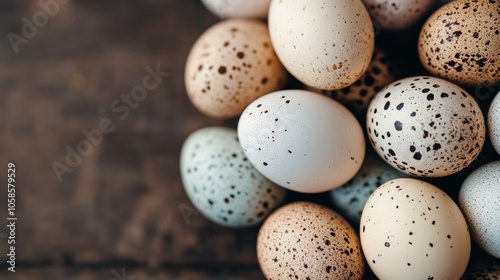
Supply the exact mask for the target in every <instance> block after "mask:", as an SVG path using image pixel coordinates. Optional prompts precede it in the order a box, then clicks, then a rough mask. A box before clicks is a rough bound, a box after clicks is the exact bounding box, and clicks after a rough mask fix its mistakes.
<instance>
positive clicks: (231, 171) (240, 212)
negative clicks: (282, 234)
mask: <svg viewBox="0 0 500 280" xmlns="http://www.w3.org/2000/svg"><path fill="white" fill-rule="evenodd" d="M180 168H181V177H182V182H183V184H184V189H185V190H186V193H187V195H188V197H189V199H190V200H191V202H192V203H193V205H194V206H195V207H196V208H197V209H198V210H199V211H200V212H201V213H202V214H203V215H204V216H205V217H207V218H208V219H210V220H212V221H213V222H215V223H217V224H220V225H224V226H230V227H243V226H251V225H255V224H258V223H260V222H261V221H262V220H264V218H265V217H266V216H267V215H268V214H269V213H270V212H271V211H272V210H273V209H274V208H276V207H277V206H278V205H279V204H280V203H281V202H283V200H284V198H285V195H286V190H285V189H283V188H281V187H279V186H277V185H275V184H273V183H272V182H270V181H269V180H267V179H266V178H264V177H263V176H262V175H261V174H260V173H259V172H258V171H257V170H256V169H255V168H254V167H253V166H252V164H251V163H250V162H249V161H248V160H247V158H246V156H245V154H244V153H243V150H242V149H241V146H240V143H239V142H238V137H237V135H236V131H235V130H234V129H229V128H223V127H209V128H202V129H199V130H197V131H195V132H193V133H192V134H191V135H190V136H189V137H188V138H187V139H186V141H185V142H184V145H183V147H182V151H181V160H180Z"/></svg>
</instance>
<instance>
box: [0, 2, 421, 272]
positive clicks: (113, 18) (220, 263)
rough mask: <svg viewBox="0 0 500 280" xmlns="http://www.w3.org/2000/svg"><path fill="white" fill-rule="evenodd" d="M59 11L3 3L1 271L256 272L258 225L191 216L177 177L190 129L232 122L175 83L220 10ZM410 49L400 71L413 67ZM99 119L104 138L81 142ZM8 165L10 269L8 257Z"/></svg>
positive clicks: (73, 7) (155, 6)
mask: <svg viewBox="0 0 500 280" xmlns="http://www.w3.org/2000/svg"><path fill="white" fill-rule="evenodd" d="M47 1H48V0H47ZM60 1H61V2H63V1H62V0H60ZM49 2H50V1H49ZM52 2H55V0H54V1H52ZM66 2H68V1H67V0H66ZM52 9H53V11H55V10H54V9H55V8H54V7H52ZM56 10H57V12H54V13H53V15H50V16H48V17H47V18H46V19H45V18H44V17H43V16H42V15H40V12H41V11H44V10H43V8H42V7H41V6H39V4H38V0H30V1H28V0H26V1H19V0H2V2H1V3H0V89H1V91H0V135H1V136H0V180H1V182H2V183H1V186H2V188H1V189H0V201H1V203H0V207H1V208H0V219H1V221H2V222H1V223H0V224H2V226H1V227H0V252H1V254H0V261H1V266H0V269H1V270H0V278H1V279H48V280H54V279H100V280H104V279H106V280H109V279H116V280H122V279H140V280H143V279H262V278H263V275H262V273H261V272H260V269H259V266H258V264H257V259H256V253H255V240H256V236H257V231H258V228H257V227H254V228H250V229H245V230H231V229H226V228H222V227H219V226H216V225H214V224H212V223H210V222H209V221H207V220H206V219H205V218H203V217H202V216H201V215H197V214H196V213H195V212H190V211H192V210H193V208H192V204H191V203H190V202H189V200H188V198H187V197H186V195H185V193H184V190H183V187H182V184H181V180H180V174H179V166H178V160H179V152H180V148H181V145H182V143H183V141H184V139H185V138H186V137H187V136H188V135H189V133H190V132H192V131H194V130H195V129H197V128H200V127H205V126H210V125H225V126H232V127H235V125H236V121H235V120H230V121H217V120H212V119H210V118H208V117H205V116H203V115H201V114H200V113H199V112H198V111H196V110H195V109H194V107H193V106H192V105H191V104H190V102H189V100H188V99H187V96H186V94H185V89H184V63H185V60H186V57H187V54H188V52H189V50H190V48H191V46H192V44H193V43H194V42H195V40H196V39H197V38H198V36H199V35H200V34H201V33H202V32H203V31H204V30H205V29H206V28H208V27H209V26H211V25H212V24H214V23H215V22H217V21H218V19H217V18H215V17H214V16H212V15H211V14H210V13H209V12H208V11H206V10H205V8H204V7H203V6H202V5H201V2H200V1H199V0H184V1H178V0H107V1H101V0H88V1H83V0H82V1H77V0H73V1H69V2H68V3H67V4H58V7H57V9H56ZM25 19H27V20H28V21H29V22H30V23H34V22H35V23H37V24H38V25H39V27H36V26H35V27H36V29H34V28H30V27H29V26H28V25H27V24H26V23H25ZM25 25H26V26H27V27H24V26H25ZM23 32H24V33H23ZM12 34H15V35H12ZM410 34H412V33H410ZM413 34H414V33H413ZM16 36H17V37H16ZM409 36H413V35H409ZM403 37H404V36H403ZM413 37H414V36H413ZM413 37H410V40H409V41H408V42H409V43H408V44H412V43H414V41H412V40H413V39H411V38H413ZM402 40H403V41H402V42H405V41H404V40H405V39H404V38H403V39H402ZM381 41H382V45H384V44H385V45H389V47H392V48H393V49H394V50H395V51H394V52H393V54H394V55H396V56H397V55H398V50H400V46H397V45H396V46H393V45H391V44H389V43H384V40H381ZM12 42H14V43H12ZM403 49H404V48H403ZM409 50H410V51H414V49H413V48H410V49H409ZM412 59H413V60H412V61H413V64H412V63H411V62H410V63H409V64H408V65H406V64H405V65H406V68H407V70H408V69H409V72H407V73H409V74H412V73H418V72H419V71H421V69H420V68H418V67H416V68H414V67H412V65H416V63H415V57H413V58H412ZM405 65H403V68H405ZM146 67H151V68H153V69H155V68H156V67H159V69H160V70H161V71H163V72H168V73H169V75H168V77H162V78H161V79H162V80H161V81H160V80H158V81H159V83H158V86H157V87H156V88H154V89H152V90H150V91H148V92H147V96H145V97H144V100H142V101H140V102H136V103H134V104H135V105H126V103H125V101H123V100H122V94H126V95H129V94H130V93H131V92H132V90H133V89H134V88H135V87H136V86H140V85H141V84H142V81H143V78H144V77H145V76H146V75H148V71H147V70H146ZM292 83H293V82H292ZM126 112H128V113H126ZM103 122H104V123H107V124H105V125H104V126H106V127H107V128H109V127H108V126H111V127H112V128H113V129H112V130H113V131H109V130H111V129H109V130H106V129H105V130H106V131H104V132H102V131H103V130H102V126H103V124H102V123H103ZM97 129H100V130H101V132H102V138H101V137H97V138H95V139H94V143H91V145H88V144H82V143H90V142H85V141H88V139H87V136H86V135H85V134H86V132H92V131H93V132H95V131H96V130H97ZM70 151H76V152H78V151H80V152H82V153H83V154H84V155H83V156H81V159H78V158H77V157H74V155H72V153H73V152H70ZM68 154H70V156H68ZM8 162H14V163H15V164H16V175H17V182H16V184H17V191H16V195H17V196H16V198H17V205H16V216H17V217H18V221H17V227H16V232H17V233H16V260H17V263H16V271H17V272H16V273H10V272H8V271H7V265H6V262H5V260H6V255H5V252H7V249H8V244H7V238H6V234H7V229H6V228H5V226H4V221H5V219H6V218H7V209H6V208H7V207H6V204H5V201H6V195H7V191H6V188H4V186H5V184H4V182H6V181H7V174H6V173H7V167H6V166H7V163H8ZM55 162H57V163H55ZM63 165H64V166H66V167H64V166H63ZM54 166H57V168H58V169H57V170H59V171H58V172H55V170H54ZM64 168H65V169H64ZM58 174H59V175H58ZM58 176H59V177H58ZM289 199H290V200H298V199H307V200H314V201H318V202H320V203H323V204H327V205H328V204H329V203H330V202H329V200H328V197H327V196H325V195H306V196H299V195H297V194H292V195H291V197H290V198H289ZM183 213H185V214H186V213H187V214H188V215H183ZM133 277H135V278H133Z"/></svg>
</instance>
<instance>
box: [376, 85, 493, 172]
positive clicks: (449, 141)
mask: <svg viewBox="0 0 500 280" xmlns="http://www.w3.org/2000/svg"><path fill="white" fill-rule="evenodd" d="M366 121H367V130H368V136H369V138H370V142H371V143H372V146H373V147H374V148H375V150H376V151H377V153H378V154H379V155H380V156H381V157H382V158H384V159H385V161H386V162H388V163H389V164H391V165H392V166H393V167H395V168H398V169H400V170H401V171H403V172H405V173H407V174H410V175H415V176H421V177H442V176H447V175H450V174H453V173H456V172H458V171H460V170H462V169H463V168H465V167H467V166H468V165H469V164H470V163H471V162H472V161H473V160H474V159H475V158H476V157H477V156H478V154H479V152H480V151H481V149H482V147H483V144H484V141H485V137H486V129H485V121H484V117H483V114H482V112H481V109H480V108H479V106H478V104H477V103H476V101H475V100H474V98H472V96H470V95H469V94H468V93H467V92H466V91H465V90H463V89H462V88H460V87H458V86H456V85H454V84H452V83H450V82H448V81H445V80H442V79H438V78H434V77H425V76H421V77H412V78H406V79H402V80H399V81H396V82H394V83H392V84H390V85H389V86H387V87H386V88H384V89H383V90H382V91H380V92H379V93H378V94H377V95H376V96H375V97H374V98H373V100H372V102H371V103H370V106H369V108H368V114H367V117H366Z"/></svg>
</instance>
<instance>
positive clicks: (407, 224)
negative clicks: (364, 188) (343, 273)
mask: <svg viewBox="0 0 500 280" xmlns="http://www.w3.org/2000/svg"><path fill="white" fill-rule="evenodd" d="M360 235H361V236H360V237H361V246H362V248H363V252H364V255H365V258H366V261H367V262H368V264H369V265H370V268H371V269H372V270H373V272H374V273H375V275H376V276H377V277H378V278H379V279H389V280H390V279H397V280H400V279H460V277H461V276H462V274H463V273H464V271H465V269H466V267H467V263H468V261H469V257H470V250H471V241H470V235H469V231H468V229H467V223H466V221H465V218H464V216H463V215H462V213H461V212H460V209H459V208H458V206H457V205H456V204H455V202H453V200H452V199H451V198H450V197H449V196H448V195H446V194H445V193H444V192H443V191H442V190H440V189H438V188H437V187H435V186H433V185H431V184H429V183H426V182H423V181H420V180H416V179H409V178H403V179H396V180H392V181H389V182H387V183H385V184H383V185H382V186H380V187H379V188H378V189H377V190H375V192H374V193H373V194H372V196H371V197H370V199H368V201H367V203H366V205H365V208H364V210H363V215H362V216H361V224H360Z"/></svg>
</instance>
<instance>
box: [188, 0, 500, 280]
mask: <svg viewBox="0 0 500 280" xmlns="http://www.w3.org/2000/svg"><path fill="white" fill-rule="evenodd" d="M202 2H203V4H204V5H205V6H206V7H207V8H208V9H209V10H210V11H211V12H212V13H214V14H215V15H217V16H218V17H220V18H223V20H222V21H221V22H219V23H217V24H215V25H214V26H212V27H210V28H208V29H207V30H206V31H205V32H204V33H203V34H202V35H201V37H200V38H199V39H198V40H197V42H196V43H195V44H194V46H193V47H192V49H191V52H190V54H189V57H188V59H187V63H186V68H185V84H186V90H187V94H188V96H189V99H190V100H191V101H192V103H193V105H194V106H195V107H196V108H197V109H198V110H199V111H200V112H202V113H203V114H205V115H207V116H208V117H212V118H217V119H231V118H237V117H239V120H238V125H237V128H236V129H235V128H229V127H207V128H201V129H199V130H197V131H195V132H193V133H192V134H191V135H190V136H189V137H188V138H187V139H186V141H185V143H184V145H183V147H182V151H181V159H180V168H181V177H182V181H183V184H184V187H185V190H186V193H187V195H188V197H189V198H190V199H191V201H192V203H193V205H194V206H195V207H196V208H197V209H198V210H199V211H200V212H201V213H202V214H203V215H204V216H205V217H206V218H208V219H210V220H211V221H213V222H214V223H216V224H219V225H222V226H227V227H233V228H237V227H248V226H255V225H261V228H260V231H259V234H258V238H257V241H256V250H257V257H258V262H259V264H260V267H261V269H262V272H263V273H264V275H265V277H266V278H267V279H289V278H292V279H362V278H363V277H364V276H366V275H367V271H371V272H373V274H374V275H375V276H376V277H377V278H379V279H460V278H461V277H467V278H471V279H477V278H479V277H485V278H484V279H497V278H493V277H496V276H498V275H500V264H499V260H498V259H499V258H500V203H499V202H500V157H499V155H498V154H497V153H500V94H498V95H496V97H495V94H496V93H497V92H498V91H499V90H500V87H499V85H500V1H498V0H477V1H472V0H456V1H438V2H440V3H439V5H437V4H436V3H434V1H431V0H405V1H402V0H391V1H381V0H352V1H341V0H329V1H318V0H230V1H228V0H202ZM448 2H449V3H448ZM266 19H267V21H265V20H266ZM415 28H417V29H418V31H419V34H420V35H419V36H415V38H410V39H409V40H413V39H414V40H415V43H417V41H418V46H415V51H414V52H409V53H410V57H409V58H408V59H409V60H411V59H413V58H415V59H416V60H417V61H418V60H420V63H421V67H422V71H421V72H422V73H421V74H424V75H418V76H408V75H404V74H401V73H400V72H401V71H398V70H397V69H398V67H397V66H398V63H399V64H400V65H399V66H404V65H405V63H406V62H405V61H397V62H396V61H392V62H391V61H390V60H389V59H388V56H389V54H390V53H387V50H384V48H383V47H380V46H379V45H381V46H383V45H384V42H379V41H378V40H379V38H381V39H380V40H382V39H383V38H384V36H386V37H387V36H389V37H391V36H401V34H405V32H406V30H409V29H415ZM379 33H381V34H383V35H384V36H382V35H381V36H380V37H377V36H378V35H379ZM376 35H377V36H376ZM403 37H404V36H403ZM376 40H377V43H378V44H377V47H376V46H375V41H376ZM393 40H394V38H393ZM396 40H397V38H396ZM412 55H413V57H411V56H412ZM398 72H399V73H398ZM287 81H288V82H287ZM485 88H486V89H488V90H489V91H490V94H491V96H492V98H490V99H489V100H487V101H486V102H484V100H478V99H479V97H480V96H478V92H482V91H484V89H485ZM492 90H494V91H495V92H491V91H492ZM473 94H475V95H473ZM479 101H481V102H479ZM483 148H484V149H483ZM440 178H441V179H440ZM448 178H455V179H454V180H450V179H448ZM457 178H458V179H457ZM457 180H458V183H457ZM450 184H451V186H450ZM436 185H439V186H440V187H441V188H438V187H437V186H436ZM453 189H455V190H456V191H455V194H456V195H454V194H453V191H451V192H452V194H451V195H450V190H453ZM290 192H292V193H294V195H295V197H298V198H299V199H297V200H296V201H289V200H287V193H290ZM319 193H322V195H325V196H326V197H329V198H331V201H332V204H331V205H332V206H333V207H331V208H333V209H335V210H332V209H330V207H327V206H324V205H323V204H318V203H316V202H311V201H310V200H308V198H310V196H308V195H306V194H319ZM301 195H302V196H303V199H300V197H301ZM474 244H475V245H474ZM476 245H477V246H476ZM475 248H480V249H477V250H480V253H483V252H486V254H484V255H487V256H488V257H486V260H487V262H488V258H490V260H489V264H484V263H483V264H480V265H478V266H477V267H476V268H477V269H476V270H475V269H474V267H473V268H469V270H467V272H466V269H467V266H468V264H469V261H470V259H471V251H472V252H474V250H475ZM478 254H479V253H478ZM367 266H368V267H369V269H368V268H367ZM485 267H486V269H485ZM371 272H370V273H371ZM488 277H491V278H488Z"/></svg>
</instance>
